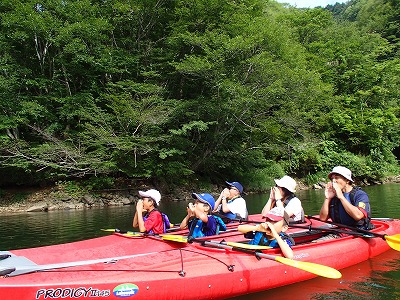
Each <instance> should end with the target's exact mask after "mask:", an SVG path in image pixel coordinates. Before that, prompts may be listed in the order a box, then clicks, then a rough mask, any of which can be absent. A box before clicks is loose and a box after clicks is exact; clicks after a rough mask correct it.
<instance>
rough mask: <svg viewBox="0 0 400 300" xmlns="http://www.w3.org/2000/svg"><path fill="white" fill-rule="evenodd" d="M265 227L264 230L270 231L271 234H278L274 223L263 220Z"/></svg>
mask: <svg viewBox="0 0 400 300" xmlns="http://www.w3.org/2000/svg"><path fill="white" fill-rule="evenodd" d="M264 224H265V227H266V232H268V229H269V231H271V233H272V235H273V236H276V235H277V234H278V232H276V229H275V226H274V224H272V223H270V222H265V223H264Z"/></svg>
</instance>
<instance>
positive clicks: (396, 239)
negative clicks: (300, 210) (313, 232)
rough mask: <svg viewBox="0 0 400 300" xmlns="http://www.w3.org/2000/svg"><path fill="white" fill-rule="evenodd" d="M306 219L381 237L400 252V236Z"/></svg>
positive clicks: (314, 218) (310, 217) (315, 218)
mask: <svg viewBox="0 0 400 300" xmlns="http://www.w3.org/2000/svg"><path fill="white" fill-rule="evenodd" d="M305 217H306V218H308V219H313V220H318V221H321V222H324V223H328V224H332V225H335V226H337V227H342V228H347V229H350V230H353V231H356V232H362V233H364V234H367V235H372V236H375V237H380V238H382V239H384V240H385V241H386V243H387V244H388V245H389V246H390V247H391V248H392V249H394V250H396V251H400V234H396V235H392V236H390V235H387V234H381V233H376V232H372V231H369V230H364V229H360V228H357V227H352V226H348V225H345V224H339V223H334V222H331V221H322V220H321V219H320V218H317V217H313V216H309V215H305ZM348 234H350V233H348Z"/></svg>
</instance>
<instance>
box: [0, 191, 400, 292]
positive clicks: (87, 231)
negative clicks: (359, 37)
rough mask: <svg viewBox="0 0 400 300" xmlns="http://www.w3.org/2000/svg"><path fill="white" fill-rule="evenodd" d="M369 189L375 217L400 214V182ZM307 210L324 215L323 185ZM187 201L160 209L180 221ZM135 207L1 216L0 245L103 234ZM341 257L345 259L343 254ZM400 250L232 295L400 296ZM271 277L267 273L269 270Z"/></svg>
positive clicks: (250, 198)
mask: <svg viewBox="0 0 400 300" xmlns="http://www.w3.org/2000/svg"><path fill="white" fill-rule="evenodd" d="M364 190H365V191H366V192H367V193H368V194H369V196H370V201H371V206H372V216H373V217H375V218H379V217H389V218H400V198H399V195H400V184H385V185H377V186H370V187H365V188H364ZM297 196H298V197H299V198H300V199H301V200H302V203H303V207H304V209H305V212H306V214H310V215H312V214H318V213H319V209H320V206H321V204H322V201H323V199H324V192H323V190H308V191H300V192H299V193H298V194H297ZM245 198H246V200H247V203H248V210H249V213H250V214H254V213H260V211H261V209H262V207H263V206H264V204H265V202H266V200H267V199H268V195H266V194H257V195H247V196H246V197H245ZM186 205H187V202H185V201H181V202H164V203H162V204H161V205H160V209H161V210H162V211H164V212H166V213H167V214H168V215H169V217H170V219H171V222H174V223H179V222H180V221H181V220H182V219H183V218H184V216H185V215H186V209H185V207H186ZM134 212H135V208H134V206H124V207H114V208H103V209H88V210H82V211H57V212H49V213H24V214H14V215H4V216H1V221H0V232H1V237H0V250H10V249H20V248H26V247H38V246H43V245H51V244H58V243H64V242H71V241H78V240H83V239H87V238H93V237H99V236H103V235H106V234H107V233H105V232H103V231H101V230H100V229H101V228H120V229H132V218H133V215H134ZM338 259H340V258H338ZM399 263H400V252H398V251H394V250H391V251H388V252H387V253H385V254H383V255H380V256H378V257H376V258H374V259H370V260H368V261H367V262H364V263H362V264H358V265H356V266H354V267H351V268H348V269H344V270H341V272H342V274H343V278H341V279H340V280H332V279H326V278H321V277H320V278H316V279H312V280H308V281H306V282H301V283H297V284H293V285H290V286H285V287H282V288H277V289H273V290H268V291H265V292H261V293H256V294H251V295H246V296H242V297H235V298H232V299H236V300H244V299H253V300H254V299H267V298H269V299H284V298H288V299H330V300H331V299H338V300H339V299H357V300H364V299H400V264H399ZM266 276H267V275H266Z"/></svg>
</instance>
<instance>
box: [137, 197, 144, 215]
mask: <svg viewBox="0 0 400 300" xmlns="http://www.w3.org/2000/svg"><path fill="white" fill-rule="evenodd" d="M136 211H137V212H138V214H139V213H142V212H143V200H142V199H140V200H139V201H138V202H137V203H136Z"/></svg>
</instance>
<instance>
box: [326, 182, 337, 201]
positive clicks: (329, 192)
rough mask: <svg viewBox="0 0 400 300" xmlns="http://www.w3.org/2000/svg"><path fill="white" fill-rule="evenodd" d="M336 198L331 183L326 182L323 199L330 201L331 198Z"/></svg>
mask: <svg viewBox="0 0 400 300" xmlns="http://www.w3.org/2000/svg"><path fill="white" fill-rule="evenodd" d="M335 196H336V191H335V189H334V188H333V183H332V182H328V183H327V184H326V186H325V198H326V199H332V198H333V197H335Z"/></svg>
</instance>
